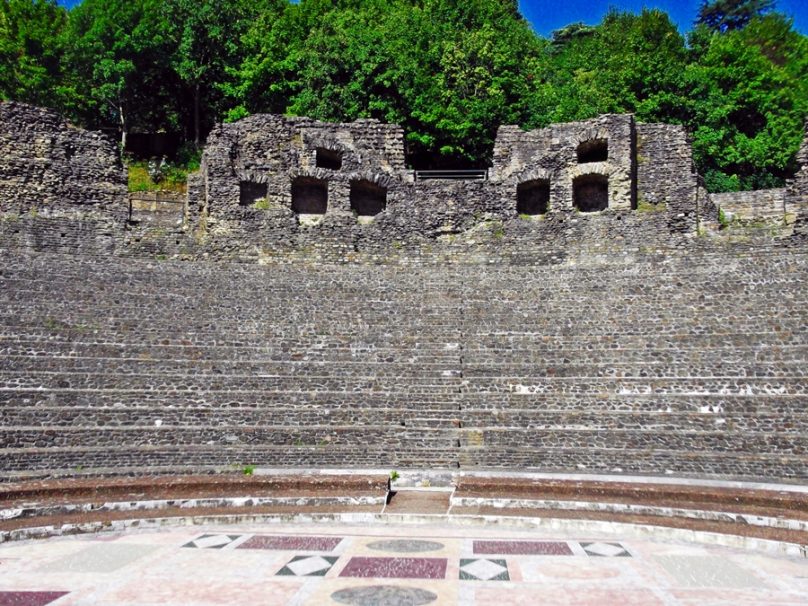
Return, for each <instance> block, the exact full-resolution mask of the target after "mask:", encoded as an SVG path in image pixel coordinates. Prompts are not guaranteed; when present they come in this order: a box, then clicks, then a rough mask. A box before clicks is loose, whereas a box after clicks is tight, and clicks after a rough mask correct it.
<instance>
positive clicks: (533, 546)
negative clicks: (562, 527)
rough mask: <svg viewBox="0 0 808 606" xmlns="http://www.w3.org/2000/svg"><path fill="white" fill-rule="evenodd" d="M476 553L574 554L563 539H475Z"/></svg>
mask: <svg viewBox="0 0 808 606" xmlns="http://www.w3.org/2000/svg"><path fill="white" fill-rule="evenodd" d="M474 553H475V554H506V555H572V550H571V549H570V547H569V545H567V544H566V543H564V542H562V541H474Z"/></svg>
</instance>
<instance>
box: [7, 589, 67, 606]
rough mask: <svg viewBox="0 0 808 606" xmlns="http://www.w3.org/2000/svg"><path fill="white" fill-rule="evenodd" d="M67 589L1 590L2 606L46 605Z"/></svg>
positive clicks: (59, 596) (64, 593) (63, 594)
mask: <svg viewBox="0 0 808 606" xmlns="http://www.w3.org/2000/svg"><path fill="white" fill-rule="evenodd" d="M67 594H68V592H67V591H0V606H45V604H50V603H51V602H53V601H54V600H58V599H59V598H61V597H62V596H65V595H67Z"/></svg>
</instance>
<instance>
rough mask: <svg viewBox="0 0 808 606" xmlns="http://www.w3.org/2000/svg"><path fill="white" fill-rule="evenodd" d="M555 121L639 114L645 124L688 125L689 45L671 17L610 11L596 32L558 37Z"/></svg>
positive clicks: (553, 71)
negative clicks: (685, 110)
mask: <svg viewBox="0 0 808 606" xmlns="http://www.w3.org/2000/svg"><path fill="white" fill-rule="evenodd" d="M552 58H553V61H552V65H551V76H550V82H551V87H550V92H549V94H550V95H551V96H552V97H553V98H554V99H555V102H554V103H553V104H552V106H553V109H552V110H551V112H550V116H549V118H550V120H551V121H553V122H564V121H569V120H580V119H585V118H592V117H594V116H596V115H598V114H601V113H606V112H633V113H635V114H636V115H637V117H638V118H639V119H640V120H643V121H647V122H650V121H660V120H662V121H672V122H682V121H683V120H684V119H685V115H684V114H683V112H682V110H681V108H682V106H683V105H684V103H683V98H682V94H683V88H684V82H683V73H684V70H685V66H686V65H687V60H688V55H687V49H686V47H685V42H684V39H683V38H682V36H681V35H680V34H679V32H678V31H677V29H676V26H675V25H674V24H673V23H672V22H671V20H670V18H669V17H668V15H667V14H666V13H664V12H662V11H659V10H643V11H642V12H641V13H640V14H639V15H636V14H632V13H626V12H619V11H610V12H609V13H608V14H607V15H606V17H605V18H604V20H603V22H602V23H601V24H600V25H598V26H597V27H595V28H592V29H590V30H587V29H580V28H575V29H573V30H570V29H569V28H565V30H564V31H563V32H558V34H557V35H556V36H554V42H553V52H552Z"/></svg>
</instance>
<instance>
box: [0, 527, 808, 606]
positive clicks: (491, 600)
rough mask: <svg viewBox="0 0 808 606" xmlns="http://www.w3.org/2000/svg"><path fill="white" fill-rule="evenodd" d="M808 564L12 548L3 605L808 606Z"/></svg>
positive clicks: (27, 544)
mask: <svg viewBox="0 0 808 606" xmlns="http://www.w3.org/2000/svg"><path fill="white" fill-rule="evenodd" d="M807 595H808V559H806V558H797V557H786V556H776V555H767V554H764V553H761V552H753V551H741V550H733V549H729V548H724V547H716V546H710V545H702V544H688V543H673V542H665V541H662V540H654V539H653V538H652V537H646V538H643V539H639V538H632V539H627V540H614V538H607V537H575V536H563V535H562V534H561V533H560V532H559V533H556V534H552V533H551V532H548V533H544V535H543V536H542V535H538V533H537V532H536V531H535V530H534V531H518V530H514V529H509V528H502V527H498V526H491V527H462V526H445V525H444V526H438V525H435V526H406V525H365V526H358V525H354V526H350V525H347V524H345V525H343V524H339V523H330V524H329V525H325V524H317V525H315V524H297V525H295V524H272V525H259V524H254V525H248V524H244V525H238V526H220V527H216V526H195V527H190V528H189V527H181V526H178V527H174V528H164V529H160V530H158V531H154V530H152V531H146V530H143V531H138V530H133V531H131V532H128V533H120V534H114V535H113V534H106V535H97V536H94V535H77V536H71V537H59V538H52V539H47V540H36V541H20V542H9V543H4V544H0V606H46V605H51V604H52V605H54V606H67V605H71V606H91V605H93V606H102V605H103V606H112V605H116V606H158V605H159V606H173V605H177V606H179V605H182V606H223V605H228V606H239V605H244V606H247V605H250V606H253V605H256V604H263V605H269V606H273V605H278V606H321V605H338V604H342V605H346V604H347V605H351V606H369V605H374V606H375V605H377V604H388V605H391V606H404V605H413V604H419V605H420V604H423V605H427V604H430V605H433V606H444V605H448V604H461V605H463V606H466V605H468V606H510V605H529V606H533V605H543V606H566V605H572V606H595V605H597V606H603V605H606V606H608V605H611V604H616V605H618V606H679V605H681V606H736V605H738V606H752V605H772V606H806V604H808V601H806V598H805V596H807Z"/></svg>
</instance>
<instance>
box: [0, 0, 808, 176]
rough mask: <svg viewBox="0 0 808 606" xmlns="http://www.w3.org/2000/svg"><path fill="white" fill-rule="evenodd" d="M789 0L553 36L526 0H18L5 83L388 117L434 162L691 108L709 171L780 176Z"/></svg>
mask: <svg viewBox="0 0 808 606" xmlns="http://www.w3.org/2000/svg"><path fill="white" fill-rule="evenodd" d="M774 8H775V6H774V1H773V0H714V1H712V2H707V1H705V2H703V5H702V8H701V11H700V13H699V21H698V22H697V23H696V24H695V25H694V28H693V30H692V31H691V32H689V34H688V36H687V38H685V37H683V36H682V35H681V34H680V33H679V32H678V31H677V29H676V27H675V26H674V25H673V24H672V23H671V21H670V19H669V17H668V16H667V15H666V14H665V13H664V12H661V11H658V10H644V11H643V12H642V13H640V14H632V13H624V12H619V11H612V12H610V13H609V14H608V15H607V16H606V17H605V18H604V20H603V21H602V22H601V23H600V24H599V25H597V26H585V25H582V24H571V25H569V26H567V27H565V28H563V29H561V30H558V31H556V32H555V33H554V34H553V36H552V38H551V39H549V40H547V39H543V38H541V37H538V36H536V35H535V33H534V32H533V31H532V30H531V28H530V26H529V24H528V23H527V22H526V21H525V20H524V19H523V18H522V17H521V16H520V14H519V11H518V6H517V2H516V0H300V2H299V3H290V2H288V1H287V0H84V1H83V2H81V3H80V4H79V5H77V6H76V7H75V8H73V9H72V10H69V11H67V10H65V9H63V8H61V7H59V6H58V5H57V4H56V2H55V1H54V0H0V98H8V99H18V100H22V101H27V102H31V103H35V104H38V105H45V106H50V107H54V108H56V109H58V110H60V111H62V112H63V113H65V114H67V115H68V116H70V117H71V118H72V119H73V120H75V121H77V122H80V123H82V124H85V125H87V126H91V127H96V128H98V127H107V128H115V129H116V130H117V132H119V133H120V135H121V140H122V143H125V140H126V134H127V133H130V132H135V131H141V132H142V131H151V132H155V131H166V132H179V133H182V136H183V137H184V138H185V139H186V140H187V141H189V142H197V143H198V142H200V141H201V140H203V138H204V135H205V133H206V131H207V130H209V129H210V127H211V126H212V125H213V124H214V123H215V122H216V121H221V120H233V119H237V118H240V117H242V116H245V115H248V114H250V113H255V112H277V113H289V114H296V115H308V116H312V117H314V118H319V119H322V120H355V119H357V118H378V119H379V120H382V121H384V122H397V123H400V124H402V125H403V126H404V128H405V130H406V132H407V144H408V157H409V161H410V162H411V163H412V164H414V165H416V166H419V167H430V166H441V167H450V166H459V165H465V166H469V165H475V164H476V165H485V164H486V163H488V162H489V161H490V154H491V147H492V142H493V139H494V136H495V134H496V129H497V127H498V126H499V125H500V124H505V123H518V124H521V125H522V126H524V127H526V128H535V127H540V126H544V125H546V124H549V123H551V122H559V121H567V120H577V119H585V118H590V117H593V116H596V115H598V114H600V113H605V112H626V111H629V112H634V113H636V115H637V117H638V119H640V120H643V121H662V122H672V123H680V124H685V125H686V126H688V127H689V128H690V130H691V131H692V132H693V136H694V150H695V154H696V160H697V163H698V165H699V169H700V170H701V172H702V173H703V174H704V175H705V177H706V179H707V183H708V186H709V188H710V189H711V190H734V189H751V188H758V187H766V186H773V185H778V184H781V183H782V182H783V180H784V178H786V177H787V176H788V175H789V174H790V172H791V171H793V170H794V166H793V163H794V155H795V152H796V150H797V148H798V146H799V142H800V139H801V135H802V123H803V120H804V119H805V117H806V115H808V38H806V36H803V35H801V34H799V33H798V32H796V31H795V30H794V28H793V25H792V23H791V21H790V20H789V19H788V18H786V17H785V16H783V15H782V14H779V13H777V12H776V11H774V10H773V9H774Z"/></svg>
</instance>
